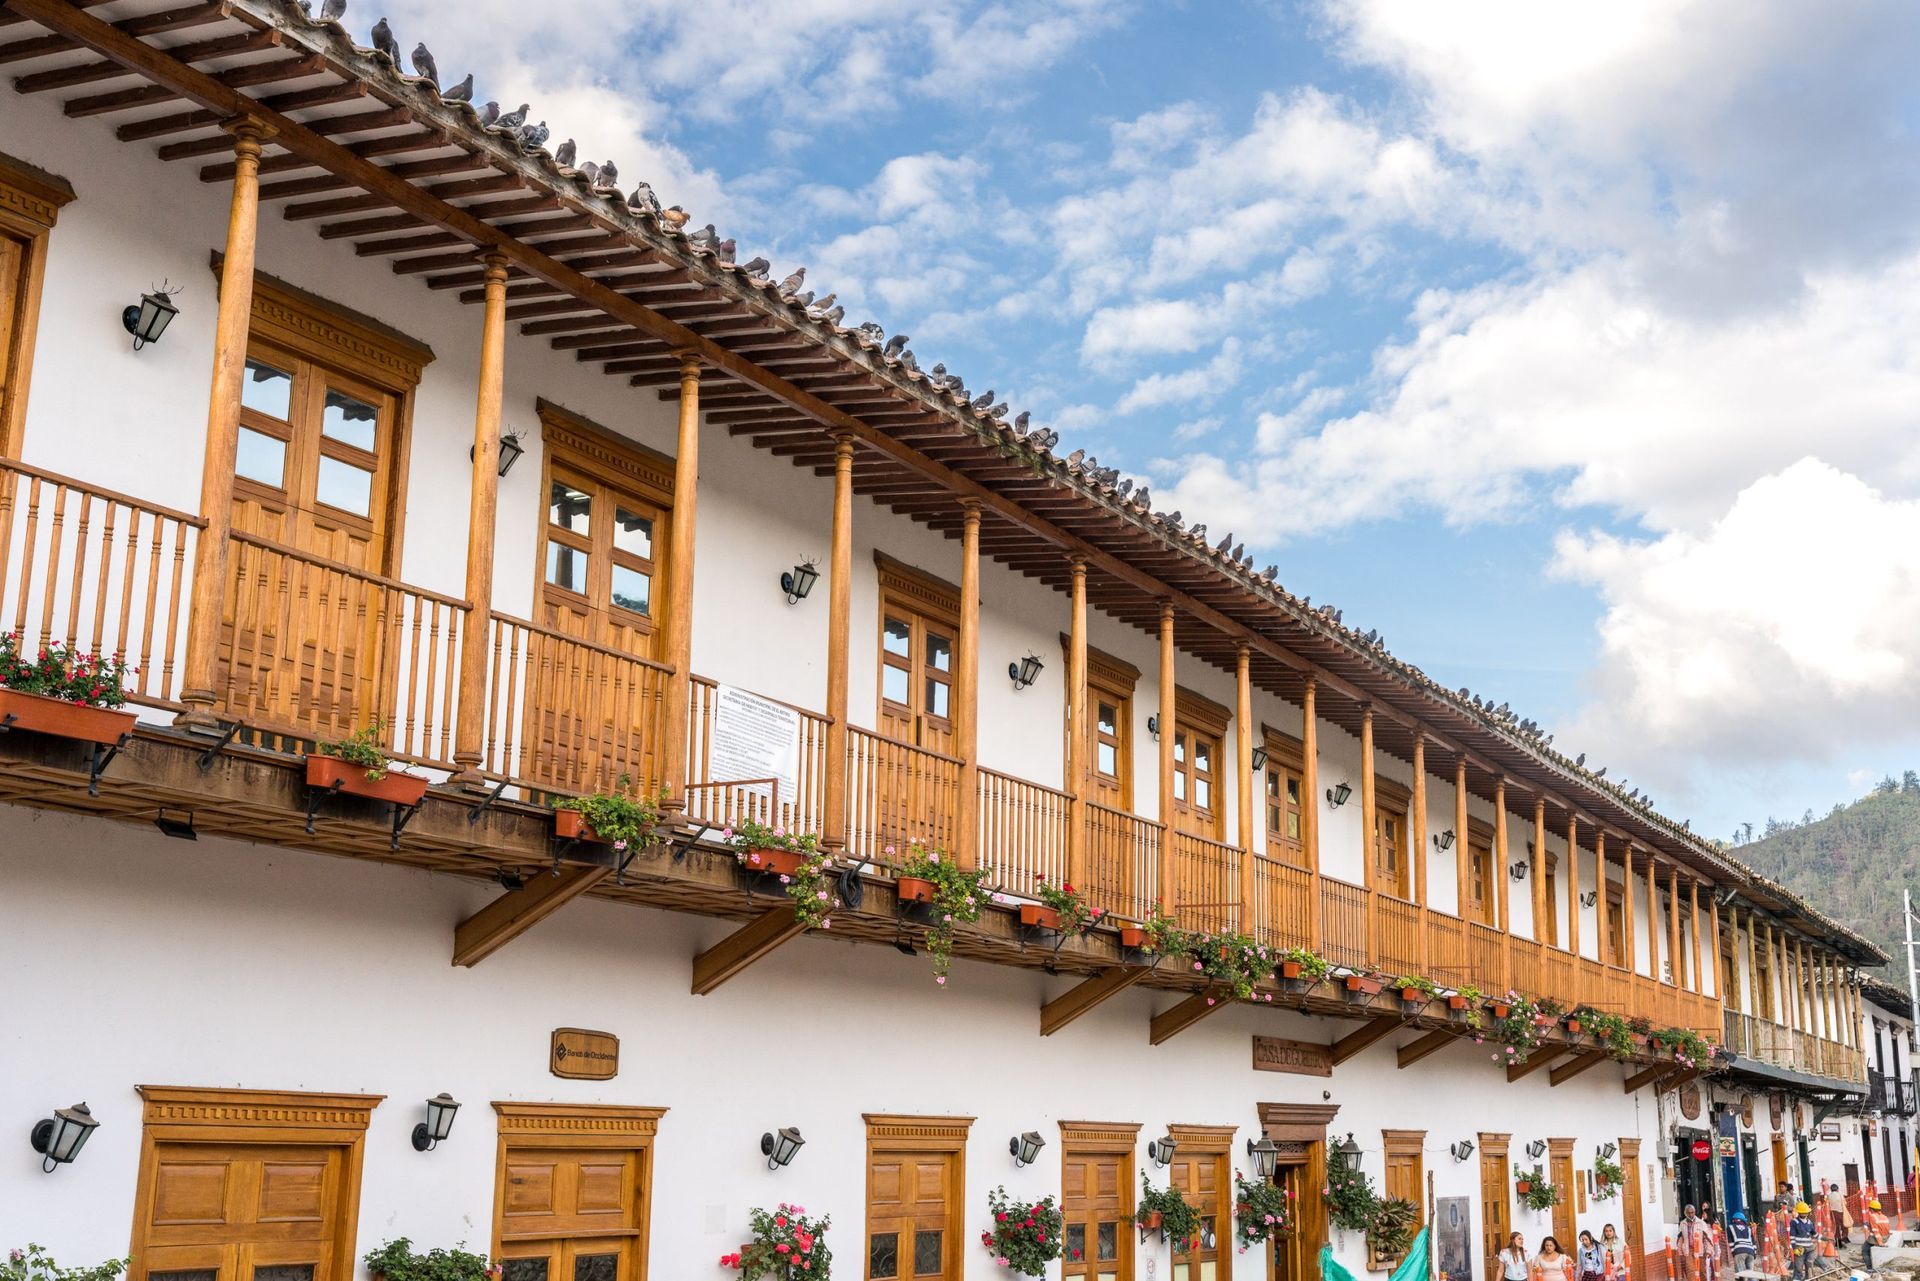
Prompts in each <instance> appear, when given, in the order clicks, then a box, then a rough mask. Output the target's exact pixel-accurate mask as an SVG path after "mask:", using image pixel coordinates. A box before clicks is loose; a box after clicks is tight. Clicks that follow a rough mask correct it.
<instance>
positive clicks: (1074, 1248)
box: [1065, 1223, 1087, 1262]
mask: <svg viewBox="0 0 1920 1281" xmlns="http://www.w3.org/2000/svg"><path fill="white" fill-rule="evenodd" d="M1065 1244H1066V1247H1067V1259H1068V1261H1069V1262H1072V1261H1075V1260H1079V1259H1084V1258H1086V1257H1087V1225H1086V1224H1084V1223H1069V1224H1068V1225H1067V1239H1066V1242H1065Z"/></svg>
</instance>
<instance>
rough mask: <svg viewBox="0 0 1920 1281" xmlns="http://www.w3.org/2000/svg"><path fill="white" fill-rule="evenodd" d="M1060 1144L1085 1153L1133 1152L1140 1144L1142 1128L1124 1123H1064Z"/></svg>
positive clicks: (1061, 1127) (1061, 1128) (1062, 1124)
mask: <svg viewBox="0 0 1920 1281" xmlns="http://www.w3.org/2000/svg"><path fill="white" fill-rule="evenodd" d="M1060 1142H1061V1145H1062V1146H1071V1147H1075V1148H1078V1149H1080V1150H1081V1151H1083V1152H1131V1151H1133V1149H1134V1147H1135V1145H1137V1144H1138V1143H1139V1142H1140V1127H1139V1125H1137V1124H1129V1123H1127V1122H1122V1121H1062V1122H1060Z"/></svg>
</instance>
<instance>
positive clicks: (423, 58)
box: [413, 40, 440, 89]
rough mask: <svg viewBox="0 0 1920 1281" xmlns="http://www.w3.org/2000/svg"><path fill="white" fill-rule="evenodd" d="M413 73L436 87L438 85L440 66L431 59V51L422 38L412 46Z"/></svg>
mask: <svg viewBox="0 0 1920 1281" xmlns="http://www.w3.org/2000/svg"><path fill="white" fill-rule="evenodd" d="M413 74H414V75H416V76H419V77H420V78H421V79H422V80H424V81H426V82H427V83H428V84H430V85H432V86H433V87H434V88H436V89H438V88H439V87H440V67H439V65H438V64H436V63H435V62H434V60H433V51H432V50H430V49H428V48H427V42H426V41H424V40H422V41H419V42H418V43H416V44H415V45H414V46H413Z"/></svg>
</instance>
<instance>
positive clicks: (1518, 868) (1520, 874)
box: [1507, 859, 1527, 881]
mask: <svg viewBox="0 0 1920 1281" xmlns="http://www.w3.org/2000/svg"><path fill="white" fill-rule="evenodd" d="M1507 875H1508V876H1511V877H1512V878H1513V879H1514V880H1516V881H1524V880H1526V879H1527V860H1525V859H1521V860H1519V861H1518V862H1516V863H1515V864H1514V865H1513V866H1512V867H1509V868H1508V869H1507Z"/></svg>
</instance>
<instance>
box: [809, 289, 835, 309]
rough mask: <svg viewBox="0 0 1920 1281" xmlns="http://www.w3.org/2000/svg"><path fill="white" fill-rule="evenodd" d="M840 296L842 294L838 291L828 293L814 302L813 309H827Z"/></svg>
mask: <svg viewBox="0 0 1920 1281" xmlns="http://www.w3.org/2000/svg"><path fill="white" fill-rule="evenodd" d="M839 297H840V295H839V294H837V293H833V294H828V295H827V296H826V297H825V298H822V299H820V300H819V301H818V302H816V303H814V304H813V309H814V310H815V311H825V310H827V309H828V308H829V307H831V306H833V304H834V301H835V300H836V299H837V298H839Z"/></svg>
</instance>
